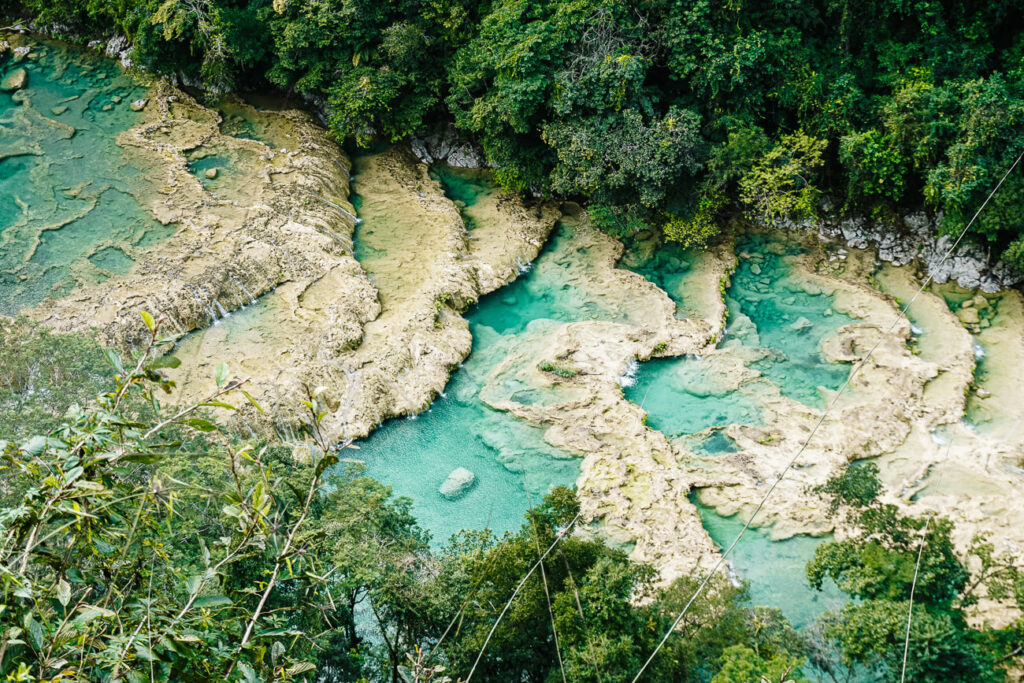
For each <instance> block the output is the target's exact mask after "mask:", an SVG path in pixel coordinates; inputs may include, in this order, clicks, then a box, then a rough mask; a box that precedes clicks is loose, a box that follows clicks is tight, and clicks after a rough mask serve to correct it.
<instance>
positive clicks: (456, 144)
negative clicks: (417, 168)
mask: <svg viewBox="0 0 1024 683" xmlns="http://www.w3.org/2000/svg"><path fill="white" fill-rule="evenodd" d="M409 145H410V148H411V149H412V152H413V154H415V155H416V157H417V158H418V159H419V160H420V161H422V162H423V163H425V164H432V163H435V162H439V163H445V164H448V165H449V166H455V167H457V168H483V167H485V166H487V159H486V157H485V156H484V153H483V150H482V149H480V147H478V146H477V145H474V144H473V143H472V142H469V141H468V140H466V139H464V138H462V137H460V136H459V134H458V132H457V131H456V130H455V128H454V127H453V126H450V125H449V126H448V127H447V128H445V130H444V132H443V133H433V134H431V135H428V136H426V137H422V138H421V137H417V136H413V137H412V138H411V139H410V140H409Z"/></svg>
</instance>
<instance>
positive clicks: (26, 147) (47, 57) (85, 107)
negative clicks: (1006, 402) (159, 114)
mask: <svg viewBox="0 0 1024 683" xmlns="http://www.w3.org/2000/svg"><path fill="white" fill-rule="evenodd" d="M18 40H21V39H20V38H19V39H18ZM29 44H30V45H32V47H33V54H34V55H36V56H35V58H30V59H22V60H21V61H20V62H18V63H14V61H15V60H14V59H13V58H11V57H7V58H6V61H4V62H0V78H2V77H3V76H4V75H6V74H7V73H9V72H10V71H11V70H13V69H16V68H24V69H25V70H26V71H27V72H28V86H27V87H26V88H25V89H23V90H21V91H18V92H16V93H2V92H0V247H2V248H0V314H13V313H16V312H17V311H18V310H19V309H21V308H24V307H26V306H32V305H34V304H37V303H39V302H40V301H41V300H42V299H44V298H45V297H47V296H62V295H65V294H67V293H68V292H70V291H71V290H72V289H74V288H75V287H76V286H77V285H78V284H81V283H89V282H99V281H102V280H104V279H106V278H108V277H110V276H112V275H117V274H121V273H124V272H126V271H127V270H128V269H129V268H130V267H131V265H132V264H133V263H134V260H135V258H136V256H137V250H138V249H140V248H143V247H146V246H150V245H152V244H154V243H156V242H159V241H160V240H163V239H166V238H167V237H169V236H170V235H172V234H173V233H174V228H173V226H163V225H161V224H160V223H159V222H158V221H156V220H155V219H154V218H153V217H152V216H151V215H150V214H149V213H148V212H147V211H146V210H145V209H144V208H143V206H142V204H144V203H145V202H146V201H147V197H148V196H150V193H151V192H152V189H151V186H150V184H149V182H148V180H147V179H146V178H145V174H144V173H143V172H142V170H141V169H138V168H135V167H133V166H132V165H131V163H130V161H129V159H128V158H127V156H126V155H125V153H124V151H123V150H122V149H121V148H120V147H118V146H117V144H116V138H117V135H118V134H119V133H120V132H122V131H125V130H127V129H129V128H131V127H132V126H134V125H136V123H137V122H138V121H139V117H140V116H141V114H138V113H136V112H133V111H132V110H131V108H130V107H129V103H130V102H132V101H133V100H135V99H138V98H140V97H143V96H144V95H145V89H144V88H142V87H140V86H138V85H137V84H136V83H135V82H133V81H132V80H131V79H130V78H129V77H127V76H125V75H124V74H122V73H121V71H120V69H119V67H118V66H117V65H116V64H115V63H114V62H112V61H110V60H107V59H103V58H101V57H99V56H98V55H96V54H95V53H92V52H86V51H84V50H79V49H77V48H73V47H69V46H64V45H62V44H58V43H54V42H51V41H31V42H30V43H29Z"/></svg>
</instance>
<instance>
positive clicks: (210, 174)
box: [203, 168, 217, 180]
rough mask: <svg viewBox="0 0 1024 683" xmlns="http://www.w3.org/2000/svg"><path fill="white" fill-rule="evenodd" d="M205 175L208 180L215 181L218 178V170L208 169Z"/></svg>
mask: <svg viewBox="0 0 1024 683" xmlns="http://www.w3.org/2000/svg"><path fill="white" fill-rule="evenodd" d="M203 175H204V176H206V177H207V178H208V179H210V180H213V179H214V178H216V177H217V169H216V168H208V169H206V172H205V173H203Z"/></svg>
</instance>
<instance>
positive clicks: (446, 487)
mask: <svg viewBox="0 0 1024 683" xmlns="http://www.w3.org/2000/svg"><path fill="white" fill-rule="evenodd" d="M474 484H476V475H475V474H473V473H472V472H471V471H470V470H467V469H466V468H465V467H457V468H455V469H454V470H452V473H451V474H449V475H448V478H447V479H445V480H444V483H443V484H441V487H440V488H439V489H438V490H437V491H438V493H440V494H441V495H442V496H444V497H445V498H447V499H448V500H458V499H459V498H462V497H463V496H464V495H466V494H467V493H469V490H470V489H471V488H473V485H474Z"/></svg>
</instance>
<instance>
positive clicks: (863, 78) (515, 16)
mask: <svg viewBox="0 0 1024 683" xmlns="http://www.w3.org/2000/svg"><path fill="white" fill-rule="evenodd" d="M20 5H21V9H22V11H23V13H24V14H26V15H28V16H31V17H34V18H36V19H38V20H39V21H41V22H44V23H47V24H57V25H59V26H61V27H67V28H68V29H70V30H77V31H80V32H85V33H88V34H89V35H96V34H101V33H109V32H111V31H118V32H121V33H124V34H127V35H128V36H129V37H130V38H131V40H132V41H133V42H134V44H135V45H136V48H137V51H136V55H135V58H136V59H137V60H138V61H139V62H140V63H142V64H144V65H146V66H147V67H149V68H151V69H155V70H157V71H174V72H182V73H185V74H187V75H188V76H189V77H190V78H191V79H192V80H195V79H201V80H203V81H204V82H206V83H207V84H208V85H209V86H211V87H214V88H228V87H237V88H247V87H249V88H251V87H265V85H266V84H268V83H269V84H273V85H275V86H277V87H280V88H281V89H282V90H284V91H286V92H288V93H292V92H299V93H304V94H306V95H309V96H311V97H313V98H315V99H317V100H319V101H323V102H327V103H328V104H329V110H330V123H331V125H332V127H333V129H334V130H335V132H336V134H337V135H338V137H339V138H344V139H354V140H356V141H358V142H360V143H368V142H369V140H370V139H371V138H373V137H377V138H383V139H385V140H398V139H401V138H403V137H405V136H408V135H410V134H412V133H421V132H427V131H430V130H432V129H438V128H440V127H443V126H445V125H447V124H449V123H454V125H455V126H456V127H457V128H458V129H459V130H460V131H461V132H462V133H463V134H465V135H467V136H470V137H472V138H473V139H475V140H477V141H478V142H479V143H480V144H481V145H482V147H483V149H484V151H485V152H486V156H487V159H488V160H489V161H490V162H491V163H492V164H494V165H495V166H496V167H497V169H498V174H499V177H500V178H501V180H502V182H503V183H504V184H505V185H506V186H508V187H510V188H516V189H520V190H525V189H528V188H532V189H533V190H535V191H540V192H546V193H554V194H558V195H572V196H580V197H583V198H585V199H588V200H589V201H590V202H591V203H592V205H593V206H594V207H595V208H598V209H599V210H598V211H596V212H595V216H597V217H598V219H599V220H601V221H602V223H603V224H604V225H606V226H607V227H611V228H614V229H617V230H619V231H622V230H630V229H635V228H636V227H637V226H640V225H644V224H647V225H650V224H656V225H658V226H661V227H663V228H664V229H665V232H666V234H667V235H668V236H669V237H670V238H671V239H676V240H678V241H681V242H683V243H686V244H700V243H702V242H704V241H706V240H707V239H709V237H711V236H712V235H713V233H714V232H715V230H716V228H715V222H714V219H715V217H716V216H719V215H720V214H721V213H722V212H725V211H735V210H736V209H740V210H742V211H744V212H746V213H747V214H748V215H750V216H751V217H754V218H757V219H763V220H770V221H774V220H778V219H780V218H790V219H796V220H799V219H805V218H813V217H814V216H815V215H816V214H818V212H819V211H820V207H822V206H823V205H826V206H830V207H832V208H833V210H844V211H849V212H857V213H859V214H863V215H872V216H875V217H877V218H881V219H886V218H891V217H892V216H894V215H895V214H896V213H897V212H898V211H899V210H901V209H904V210H905V209H916V208H920V207H925V208H927V209H929V210H931V211H933V212H940V211H941V212H942V213H943V214H944V220H943V221H942V223H941V225H942V228H941V229H942V230H943V231H946V232H958V231H959V230H960V229H962V228H963V227H964V226H965V224H966V223H967V221H969V219H970V217H971V216H972V215H973V213H974V211H975V210H976V209H977V207H978V206H979V205H980V204H981V202H982V200H983V199H984V197H985V196H986V195H987V194H988V192H989V191H990V190H991V189H992V188H993V187H994V186H995V184H996V182H997V181H998V179H999V178H1000V177H1001V176H1002V174H1003V172H1004V171H1005V170H1006V169H1007V168H1008V167H1009V166H1010V164H1011V162H1012V161H1013V159H1014V158H1015V157H1016V155H1017V154H1018V152H1020V151H1021V150H1022V149H1024V34H1022V33H1021V32H1020V30H1019V28H1020V27H1021V25H1022V22H1024V5H1021V3H1019V2H1016V1H1014V0H992V1H986V2H981V1H979V0H969V1H967V2H954V1H952V0H919V1H915V2H906V1H905V0H865V1H864V2H850V1H849V0H728V1H725V2H710V1H709V0H627V1H621V0H452V1H444V2H442V1H441V0H390V1H388V2H372V1H370V0H134V1H131V2H129V1H128V0H85V1H79V0H20ZM826 198H827V200H828V201H827V202H824V203H823V201H822V200H823V199H826ZM1022 199H1024V173H1016V174H1014V175H1012V176H1011V177H1010V179H1009V180H1008V181H1007V184H1006V186H1005V187H1004V188H1003V189H1002V190H1001V192H1000V194H999V195H998V196H997V198H996V200H995V201H994V202H993V205H992V206H990V207H989V209H988V210H986V212H985V213H984V214H983V215H982V216H981V218H980V219H979V220H978V222H977V223H976V226H975V228H974V231H975V233H976V235H977V236H978V237H979V238H980V239H982V240H984V241H987V242H989V243H991V245H992V247H993V248H994V253H997V254H1003V255H1004V257H1005V258H1006V259H1007V260H1009V261H1012V262H1014V263H1017V264H1018V265H1021V266H1024V256H1022V255H1024V218H1022V216H1024V212H1022V211H1021V210H1020V209H1021V206H1022Z"/></svg>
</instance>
